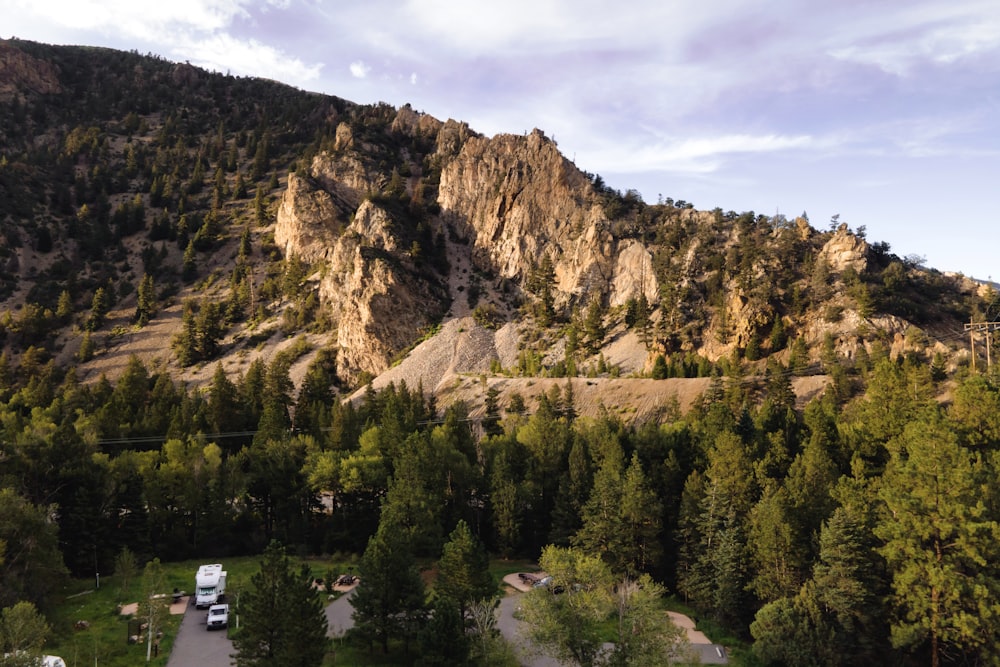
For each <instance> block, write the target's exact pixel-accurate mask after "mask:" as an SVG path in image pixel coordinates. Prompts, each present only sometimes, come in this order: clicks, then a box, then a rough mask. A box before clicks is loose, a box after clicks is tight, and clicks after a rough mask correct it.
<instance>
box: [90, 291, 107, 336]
mask: <svg viewBox="0 0 1000 667" xmlns="http://www.w3.org/2000/svg"><path fill="white" fill-rule="evenodd" d="M110 309H111V297H110V296H109V295H108V292H107V290H105V289H104V288H103V287H98V288H97V289H96V290H95V291H94V298H93V299H92V300H91V304H90V318H89V319H88V320H87V331H95V330H97V329H100V328H101V326H102V325H103V324H104V318H105V317H106V316H107V314H108V311H109V310H110Z"/></svg>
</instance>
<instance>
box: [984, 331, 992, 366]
mask: <svg viewBox="0 0 1000 667" xmlns="http://www.w3.org/2000/svg"><path fill="white" fill-rule="evenodd" d="M991 338H992V336H991V335H990V329H989V327H987V328H986V372H987V373H988V372H989V371H990V368H992V367H993V360H992V359H991V358H990V348H991V347H992V342H993V341H992V340H991Z"/></svg>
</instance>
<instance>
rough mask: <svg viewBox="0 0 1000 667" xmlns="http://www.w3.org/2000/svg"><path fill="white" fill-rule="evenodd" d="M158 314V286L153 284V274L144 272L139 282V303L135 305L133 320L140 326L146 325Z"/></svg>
mask: <svg viewBox="0 0 1000 667" xmlns="http://www.w3.org/2000/svg"><path fill="white" fill-rule="evenodd" d="M155 314H156V288H155V287H154V285H153V276H151V275H149V274H148V273H144V274H143V276H142V281H141V282H140V283H139V296H138V303H137V304H136V307H135V316H134V317H133V320H134V321H135V323H136V324H138V325H139V326H140V327H144V326H146V324H148V323H149V320H150V318H152V317H153V315H155Z"/></svg>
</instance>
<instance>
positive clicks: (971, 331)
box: [969, 322, 976, 373]
mask: <svg viewBox="0 0 1000 667" xmlns="http://www.w3.org/2000/svg"><path fill="white" fill-rule="evenodd" d="M969 324H972V323H971V322H970V323H969ZM969 345H970V346H971V347H972V372H973V373H975V372H976V331H975V329H972V328H970V329H969Z"/></svg>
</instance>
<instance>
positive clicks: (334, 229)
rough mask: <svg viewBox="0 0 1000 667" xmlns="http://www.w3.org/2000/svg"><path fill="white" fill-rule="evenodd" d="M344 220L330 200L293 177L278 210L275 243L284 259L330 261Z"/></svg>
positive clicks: (339, 209)
mask: <svg viewBox="0 0 1000 667" xmlns="http://www.w3.org/2000/svg"><path fill="white" fill-rule="evenodd" d="M344 217H345V216H344V215H343V213H342V209H341V207H340V206H338V205H337V204H336V203H335V201H334V198H333V196H332V195H331V194H330V193H329V192H328V191H326V190H323V189H321V188H319V187H317V186H316V184H314V183H311V182H310V181H308V180H307V179H304V178H302V177H300V176H298V175H296V174H294V173H292V174H289V175H288V188H287V189H286V190H285V194H284V195H283V196H282V198H281V203H280V205H279V207H278V216H277V223H276V225H275V228H274V241H275V243H277V244H278V246H279V247H280V248H281V249H282V251H283V252H284V254H285V256H286V257H287V256H289V255H296V256H298V257H299V258H300V259H303V260H305V261H307V262H318V261H321V260H325V259H327V258H328V257H329V254H330V252H331V251H332V250H333V247H334V244H336V242H337V239H338V237H339V236H340V233H341V231H342V229H343V226H344V225H343V223H342V220H343V218H344Z"/></svg>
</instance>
